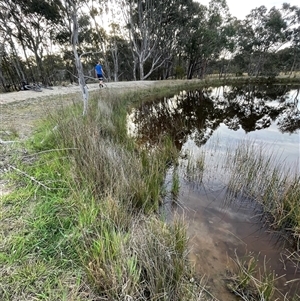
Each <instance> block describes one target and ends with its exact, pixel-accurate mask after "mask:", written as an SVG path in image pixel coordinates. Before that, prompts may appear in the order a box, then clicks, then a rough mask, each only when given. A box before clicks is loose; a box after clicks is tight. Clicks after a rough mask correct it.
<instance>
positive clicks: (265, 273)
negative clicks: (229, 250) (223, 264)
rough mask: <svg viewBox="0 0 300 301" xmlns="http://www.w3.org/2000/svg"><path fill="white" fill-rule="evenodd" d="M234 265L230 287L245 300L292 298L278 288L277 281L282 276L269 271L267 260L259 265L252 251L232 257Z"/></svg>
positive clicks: (266, 300)
mask: <svg viewBox="0 0 300 301" xmlns="http://www.w3.org/2000/svg"><path fill="white" fill-rule="evenodd" d="M232 261H233V263H234V267H233V269H232V271H230V274H231V275H229V277H228V279H229V281H228V288H229V289H230V290H231V291H232V292H233V293H234V294H235V295H237V296H239V297H240V298H241V299H242V300H245V301H270V300H286V301H287V300H290V299H288V297H287V295H283V294H281V293H280V292H279V291H278V290H277V289H276V282H277V281H278V280H279V279H280V278H281V277H278V276H277V275H276V274H275V272H274V271H271V272H270V271H269V268H268V267H267V260H266V258H264V262H263V266H262V267H261V268H259V267H258V265H257V261H258V259H257V258H256V257H255V256H254V255H253V254H251V253H248V254H247V255H246V256H244V257H243V258H240V257H238V256H237V255H236V256H235V258H232Z"/></svg>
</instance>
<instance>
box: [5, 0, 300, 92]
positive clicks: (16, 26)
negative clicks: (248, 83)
mask: <svg viewBox="0 0 300 301" xmlns="http://www.w3.org/2000/svg"><path fill="white" fill-rule="evenodd" d="M113 2H114V5H109V7H106V9H103V8H104V7H105V3H100V2H97V3H96V2H95V1H80V2H79V3H80V5H79V4H76V2H74V1H73V2H72V3H73V4H72V5H73V6H72V7H71V2H70V1H63V0H56V1H51V2H50V1H48V0H39V1H37V0H29V1H23V0H0V33H1V34H0V66H1V68H0V89H1V90H2V91H14V90H19V89H20V85H21V83H22V82H28V83H32V82H41V83H43V84H45V85H55V84H58V83H62V82H74V81H77V71H76V70H77V69H76V67H75V61H74V55H73V51H72V39H73V38H74V37H73V35H72V33H73V30H74V27H73V26H78V27H79V36H78V41H76V45H77V51H78V53H79V54H82V57H81V61H82V63H83V67H84V73H85V75H86V80H87V81H89V80H91V78H92V77H94V66H95V64H96V62H97V61H98V60H101V61H102V63H103V65H104V71H105V75H106V79H107V80H109V81H120V80H145V79H155V80H157V79H167V78H188V79H191V78H195V77H198V78H204V77H205V76H207V75H210V74H215V75H217V76H219V77H226V76H229V75H230V76H232V75H234V76H241V75H243V74H247V75H249V76H253V77H258V76H267V77H274V76H277V75H278V74H279V73H283V74H285V75H287V76H294V74H295V72H296V71H300V17H299V16H300V8H299V7H297V6H291V5H289V4H287V3H285V4H283V5H282V7H280V8H276V7H273V8H271V9H270V10H268V9H267V8H266V7H264V6H260V7H258V8H256V9H254V10H251V11H250V12H249V14H248V15H247V16H246V18H245V19H244V20H238V19H237V18H235V17H232V16H231V15H230V11H229V9H228V6H227V4H226V1H224V0H212V1H211V2H210V3H209V5H208V6H205V5H202V4H200V3H198V2H194V1H192V0H188V1H186V0H166V1H159V0H151V1H150V0H143V1H141V0H135V1H129V0H126V1H125V2H124V1H123V2H122V3H121V1H119V0H115V1H113ZM74 3H75V4H74ZM124 3H125V5H124ZM71 8H72V10H71ZM70 11H72V12H75V13H76V14H77V19H78V24H72V22H70V20H72V19H71V17H70ZM106 13H109V14H111V16H114V23H111V24H110V25H109V27H108V28H106V29H104V28H103V27H101V26H100V25H99V24H101V22H99V20H101V18H103V16H104V14H106ZM73 42H74V41H73Z"/></svg>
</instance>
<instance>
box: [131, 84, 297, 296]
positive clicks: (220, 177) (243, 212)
mask: <svg viewBox="0 0 300 301" xmlns="http://www.w3.org/2000/svg"><path fill="white" fill-rule="evenodd" d="M299 99H300V95H299V87H293V86H280V85H277V86H252V85H249V86H242V87H228V86H222V87H219V88H204V89H203V88H201V89H199V90H194V91H182V92H181V93H180V94H179V95H175V96H169V97H165V98H163V99H158V100H156V101H154V102H151V103H146V104H144V105H143V106H141V107H140V108H137V109H135V110H134V111H132V112H131V115H130V116H128V132H129V133H130V134H131V135H132V136H134V137H135V138H136V140H137V141H138V142H139V143H140V144H141V145H143V146H146V147H150V148H151V147H155V146H156V145H157V143H158V141H159V140H160V138H161V137H163V136H166V135H168V136H171V137H172V138H173V139H174V141H175V144H176V146H177V148H178V149H179V150H180V152H181V155H182V159H181V164H180V166H179V167H177V170H176V172H178V174H179V181H180V191H179V194H178V196H177V197H176V200H174V197H173V196H172V194H169V195H168V196H167V197H166V199H165V206H164V207H165V213H166V215H168V214H169V213H170V212H171V214H170V216H172V215H173V214H174V211H177V212H180V214H184V215H185V217H186V220H187V221H188V225H189V226H188V235H189V238H190V246H191V253H190V258H191V260H192V262H193V263H194V264H195V268H196V271H197V272H199V273H200V274H202V275H203V274H205V275H206V276H207V281H208V284H209V285H210V286H211V287H212V288H213V290H212V291H213V294H214V295H215V296H216V297H217V298H218V299H219V300H232V298H233V297H232V295H230V294H229V293H228V292H227V290H226V289H225V286H224V278H225V277H226V275H225V274H226V269H227V268H228V267H230V266H232V263H233V262H232V260H231V259H230V258H235V256H236V255H238V256H243V255H245V254H246V253H249V252H251V253H253V254H254V255H255V256H257V258H258V260H259V263H260V264H261V265H263V263H264V262H266V266H267V267H268V268H269V269H270V270H275V272H276V274H278V275H280V276H282V278H280V280H279V281H278V283H279V284H278V287H279V288H280V289H281V291H282V292H283V293H285V292H287V291H289V290H291V291H292V292H293V294H295V292H298V291H299V292H300V284H299V281H295V282H292V283H290V284H289V285H286V282H287V281H288V282H289V281H291V280H295V279H297V278H300V269H297V267H296V266H295V264H293V263H292V262H291V261H289V260H287V257H286V250H287V249H289V248H290V244H289V241H288V239H286V238H285V236H284V235H283V234H282V233H276V232H274V231H271V229H270V227H268V225H267V224H266V223H265V222H264V218H263V216H262V214H261V213H262V210H261V208H260V207H259V206H258V205H257V204H255V202H253V200H250V199H245V198H242V197H239V198H234V199H231V200H230V201H229V200H228V197H227V195H226V193H227V184H228V177H229V175H228V174H227V173H226V170H225V169H224V164H225V161H226V157H227V156H228V154H230V153H231V152H234V150H235V149H236V147H237V146H238V145H239V144H240V143H241V141H248V142H249V141H251V143H252V145H254V146H257V149H258V150H259V149H262V150H263V152H264V154H265V155H266V156H273V157H274V158H275V159H274V160H273V161H274V162H275V163H276V164H278V163H280V165H281V167H282V168H284V169H286V170H290V171H292V172H295V173H299V172H300V170H299V168H300V166H299V158H300V149H299V129H300V101H299ZM204 153H205V172H204V173H203V175H202V176H201V180H199V181H195V179H193V180H191V178H189V177H187V176H186V172H185V171H186V168H184V167H186V164H188V163H187V162H186V161H187V160H186V159H185V158H186V156H185V155H186V154H189V157H190V158H194V160H197V158H199V156H200V157H201V156H202V157H203V154H204ZM174 170H175V167H170V169H169V171H168V173H167V175H166V180H165V184H166V187H167V188H169V190H170V189H171V188H170V187H171V185H172V177H173V173H174ZM206 170H209V172H206Z"/></svg>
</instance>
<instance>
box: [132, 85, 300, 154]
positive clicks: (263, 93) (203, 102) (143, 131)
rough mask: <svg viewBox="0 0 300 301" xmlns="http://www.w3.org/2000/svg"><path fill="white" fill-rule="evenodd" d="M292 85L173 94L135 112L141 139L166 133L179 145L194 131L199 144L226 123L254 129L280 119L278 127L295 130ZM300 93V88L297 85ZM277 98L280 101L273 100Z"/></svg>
mask: <svg viewBox="0 0 300 301" xmlns="http://www.w3.org/2000/svg"><path fill="white" fill-rule="evenodd" d="M291 88H294V87H289V86H279V85H278V86H252V85H249V86H242V87H233V88H230V89H229V88H226V87H222V89H219V90H218V91H219V92H220V93H215V90H214V91H213V90H211V89H202V90H195V91H190V92H183V93H181V94H179V95H177V96H175V97H173V98H164V99H160V100H157V101H155V102H151V103H146V104H144V105H143V106H141V107H140V108H139V109H138V110H136V112H135V117H134V118H135V120H134V122H135V124H136V126H137V127H138V135H139V139H141V140H142V141H144V142H145V141H148V142H149V143H150V144H156V143H157V141H158V140H159V139H160V138H161V137H163V136H166V135H169V136H171V137H172V138H173V139H174V141H175V143H176V145H177V146H178V148H181V146H182V144H183V143H184V142H185V141H186V140H187V139H188V137H189V136H190V135H193V140H194V141H195V143H196V144H197V145H199V146H200V145H202V144H205V142H206V141H207V140H208V139H209V137H210V136H211V135H212V133H213V132H214V131H215V130H216V129H217V128H218V127H219V126H220V124H221V123H224V124H226V125H227V126H228V127H229V128H230V129H232V130H237V129H239V128H240V127H241V128H243V129H244V130H245V132H246V133H247V132H251V131H255V130H259V129H262V128H266V127H268V126H270V124H271V121H275V120H276V121H277V124H278V127H279V130H280V131H282V132H289V133H293V132H294V131H296V130H298V129H299V128H300V112H299V109H298V108H297V103H298V94H296V97H295V99H293V101H291V99H290V96H289V95H288V92H289V91H290V90H291ZM297 91H298V93H299V88H298V90H297ZM275 100H276V101H277V102H276V103H277V105H276V106H274V105H273V104H272V103H273V102H274V101H275Z"/></svg>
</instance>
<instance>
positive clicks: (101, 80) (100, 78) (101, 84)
mask: <svg viewBox="0 0 300 301" xmlns="http://www.w3.org/2000/svg"><path fill="white" fill-rule="evenodd" d="M99 87H100V88H103V87H104V85H103V77H102V76H99Z"/></svg>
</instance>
